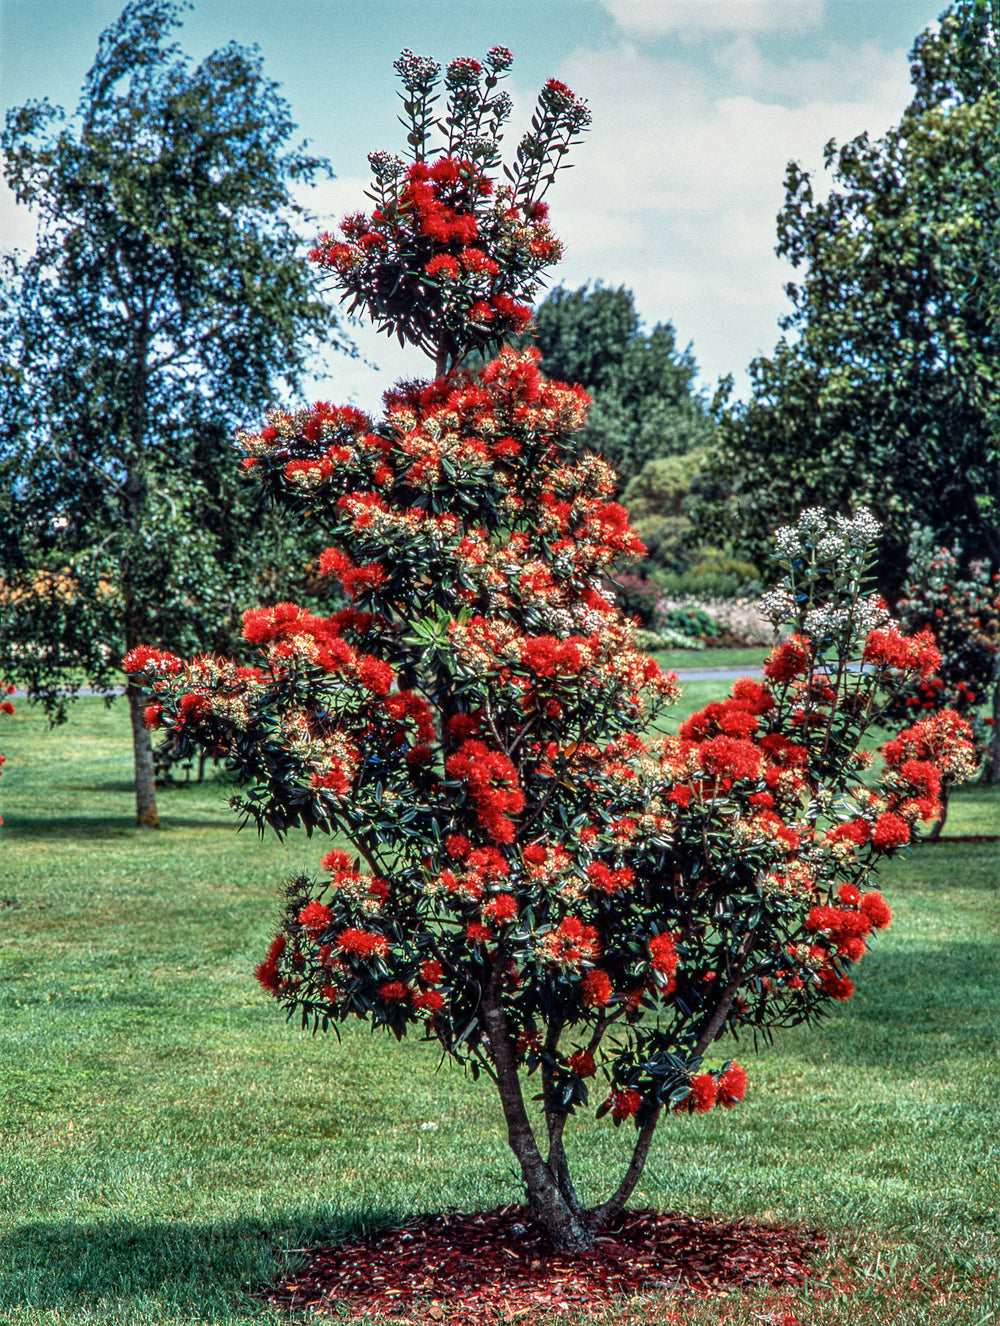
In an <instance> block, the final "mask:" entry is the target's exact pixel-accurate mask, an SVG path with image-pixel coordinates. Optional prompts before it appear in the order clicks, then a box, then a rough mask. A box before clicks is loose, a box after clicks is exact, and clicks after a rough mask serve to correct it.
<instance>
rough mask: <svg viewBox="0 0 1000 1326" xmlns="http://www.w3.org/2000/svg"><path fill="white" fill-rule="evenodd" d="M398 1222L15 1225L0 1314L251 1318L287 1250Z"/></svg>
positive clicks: (291, 1218)
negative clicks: (259, 1297) (61, 1313)
mask: <svg viewBox="0 0 1000 1326" xmlns="http://www.w3.org/2000/svg"><path fill="white" fill-rule="evenodd" d="M399 1219H400V1213H399V1212H397V1211H390V1210H385V1211H380V1210H374V1211H365V1212H364V1213H362V1212H351V1211H344V1212H338V1213H337V1214H330V1215H326V1216H324V1215H322V1214H321V1213H319V1212H316V1211H312V1212H306V1213H295V1212H290V1213H287V1214H286V1215H285V1216H284V1217H281V1218H278V1219H272V1220H268V1221H256V1220H250V1219H236V1220H220V1221H216V1222H213V1223H206V1224H197V1223H190V1222H187V1221H183V1220H178V1221H162V1220H148V1221H146V1220H127V1219H122V1218H120V1217H118V1218H114V1217H112V1218H109V1219H108V1220H107V1221H100V1222H98V1221H75V1220H67V1221H53V1222H52V1223H45V1222H36V1223H32V1224H26V1225H20V1226H18V1227H17V1228H15V1229H13V1230H12V1231H11V1232H10V1234H9V1235H7V1236H6V1237H5V1238H2V1239H0V1312H13V1311H17V1310H20V1311H21V1312H22V1313H25V1314H26V1313H30V1312H43V1311H58V1310H62V1311H65V1312H67V1313H72V1314H74V1318H76V1317H82V1316H83V1315H85V1314H88V1313H93V1314H94V1315H95V1317H97V1319H98V1320H100V1319H101V1318H102V1317H103V1316H104V1313H105V1312H109V1313H110V1312H113V1313H114V1319H115V1320H116V1321H117V1320H119V1319H120V1318H122V1319H127V1320H129V1321H132V1320H133V1319H135V1320H143V1321H145V1320H148V1321H150V1322H154V1321H158V1320H159V1314H161V1313H163V1312H164V1311H165V1310H169V1312H170V1314H171V1316H172V1317H180V1318H190V1319H191V1320H192V1321H205V1320H215V1318H216V1316H220V1317H225V1318H226V1319H227V1320H228V1319H236V1320H247V1321H251V1320H259V1319H260V1318H261V1317H262V1316H264V1313H265V1310H264V1309H263V1305H262V1304H261V1303H260V1302H259V1301H258V1300H257V1299H256V1298H255V1297H254V1295H255V1294H256V1293H257V1292H259V1291H261V1290H262V1289H263V1287H265V1286H266V1285H267V1284H269V1283H270V1282H272V1281H273V1280H274V1279H275V1278H276V1277H278V1276H281V1275H283V1274H285V1273H286V1272H291V1271H294V1269H295V1268H296V1266H297V1264H298V1260H299V1252H298V1251H295V1250H300V1249H302V1248H304V1247H312V1246H316V1245H318V1244H322V1243H334V1242H338V1241H341V1240H345V1239H349V1238H352V1237H356V1236H358V1235H362V1234H364V1233H366V1232H369V1231H371V1230H374V1229H379V1228H384V1227H386V1226H388V1225H391V1224H393V1223H394V1222H395V1221H397V1220H399ZM283 1250H292V1251H283ZM133 1314H134V1317H133ZM268 1315H269V1314H268ZM0 1319H4V1320H5V1319H6V1318H5V1317H4V1318H0ZM29 1319H30V1318H28V1317H27V1316H25V1320H29Z"/></svg>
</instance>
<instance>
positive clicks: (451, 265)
mask: <svg viewBox="0 0 1000 1326" xmlns="http://www.w3.org/2000/svg"><path fill="white" fill-rule="evenodd" d="M424 271H425V272H426V274H427V275H428V276H430V277H432V278H433V277H438V278H439V279H443V280H446V281H456V280H457V279H458V278H459V276H461V274H462V272H461V268H460V267H459V265H458V261H457V259H455V258H453V257H452V256H451V255H450V254H448V253H439V254H438V255H437V256H436V257H434V258H432V259H431V260H430V262H429V263H428V264H427V266H426V267H425V268H424Z"/></svg>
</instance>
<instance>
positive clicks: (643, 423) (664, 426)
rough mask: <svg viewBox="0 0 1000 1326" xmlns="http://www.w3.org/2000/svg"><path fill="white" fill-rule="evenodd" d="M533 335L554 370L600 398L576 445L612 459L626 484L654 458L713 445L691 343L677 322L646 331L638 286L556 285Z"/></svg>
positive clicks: (544, 365) (546, 367) (544, 364)
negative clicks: (683, 340)
mask: <svg viewBox="0 0 1000 1326" xmlns="http://www.w3.org/2000/svg"><path fill="white" fill-rule="evenodd" d="M530 339H531V341H532V342H533V343H534V344H536V345H537V346H538V349H539V350H540V351H541V353H542V358H541V363H540V365H539V367H540V368H541V369H542V371H543V372H544V373H545V374H546V375H547V376H549V377H554V378H559V379H561V380H562V381H565V382H579V383H580V385H581V386H583V387H584V388H586V390H587V392H588V394H589V395H590V396H591V398H592V405H591V408H590V411H589V413H588V415H587V420H586V423H585V425H584V427H583V428H582V429H581V430H580V433H579V436H578V437H577V439H576V445H577V447H578V448H579V449H580V450H583V449H585V448H589V449H590V450H591V451H594V452H596V453H597V454H598V455H600V456H603V457H604V459H605V460H606V461H608V462H610V464H611V465H613V466H614V469H615V471H616V472H617V474H618V477H619V480H620V481H621V484H622V486H624V485H625V484H627V483H628V482H629V481H630V480H632V479H634V478H635V476H636V475H638V474H639V472H640V471H641V470H642V468H643V466H644V465H645V464H646V463H647V462H649V461H656V460H658V459H659V458H660V457H663V456H686V455H687V454H688V453H690V452H692V451H697V450H700V449H702V448H704V447H705V446H707V445H708V442H709V441H710V438H711V434H712V422H711V418H710V415H709V412H708V408H707V406H706V403H705V401H704V399H703V398H702V396H701V395H700V394H699V393H698V391H697V388H696V378H697V375H698V366H697V364H696V363H695V360H694V356H693V354H692V352H691V347H690V346H688V348H687V349H686V350H679V349H678V346H677V338H676V333H675V332H674V329H673V327H672V326H671V324H670V323H669V322H667V323H657V324H656V326H655V327H654V328H653V329H652V331H649V332H647V331H645V330H644V329H643V327H642V323H641V320H640V318H639V315H638V313H637V312H636V307H635V296H634V295H633V293H632V291H631V290H627V289H626V288H625V287H624V286H623V287H621V288H619V289H618V290H611V289H608V288H606V287H604V286H601V285H600V284H598V285H597V286H595V287H594V289H590V288H589V287H587V286H584V287H582V288H581V289H579V290H565V289H562V288H561V287H560V288H559V289H557V290H553V291H552V293H551V294H550V295H549V296H548V297H547V298H546V299H545V300H543V301H542V303H541V304H540V305H539V307H538V309H537V311H536V313H535V321H534V325H533V328H532V335H531V338H530Z"/></svg>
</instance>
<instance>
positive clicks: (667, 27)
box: [601, 0, 823, 41]
mask: <svg viewBox="0 0 1000 1326" xmlns="http://www.w3.org/2000/svg"><path fill="white" fill-rule="evenodd" d="M601 4H602V6H603V8H604V9H606V10H607V12H608V13H609V14H610V15H611V17H612V18H613V19H614V21H615V23H616V24H617V26H618V27H619V28H620V30H621V31H622V32H624V33H625V34H626V35H627V36H629V37H635V38H637V39H638V40H640V41H641V40H644V39H646V40H648V39H655V38H657V37H665V36H667V35H670V34H674V33H677V34H680V35H689V34H690V35H694V34H704V33H714V32H774V31H778V32H804V31H807V30H808V29H810V28H814V27H816V26H818V25H819V24H820V23H821V22H822V21H823V0H601Z"/></svg>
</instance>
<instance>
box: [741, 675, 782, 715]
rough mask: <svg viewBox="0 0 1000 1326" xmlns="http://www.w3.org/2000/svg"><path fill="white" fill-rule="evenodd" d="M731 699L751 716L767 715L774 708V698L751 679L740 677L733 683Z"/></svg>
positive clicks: (757, 682)
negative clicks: (737, 702) (738, 703)
mask: <svg viewBox="0 0 1000 1326" xmlns="http://www.w3.org/2000/svg"><path fill="white" fill-rule="evenodd" d="M733 699H734V700H738V701H739V702H740V705H741V707H742V708H744V709H746V710H747V711H748V713H751V714H758V715H762V714H769V713H770V712H771V710H772V709H773V708H774V697H773V696H771V695H769V694H768V693H767V691H766V690H765V689H764V687H763V686H762V685H761V684H760V682H759V681H754V679H753V678H752V677H741V678H740V679H739V681H735V682H733Z"/></svg>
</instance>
